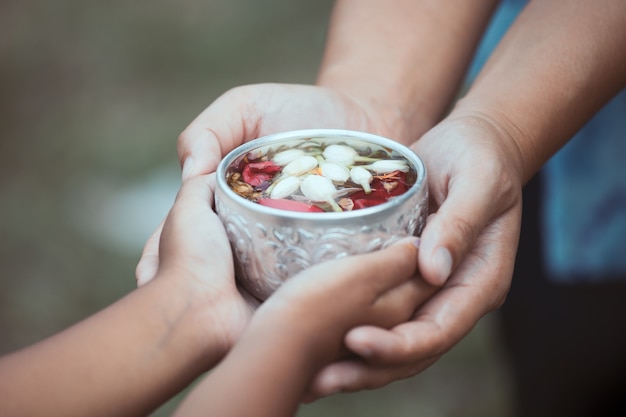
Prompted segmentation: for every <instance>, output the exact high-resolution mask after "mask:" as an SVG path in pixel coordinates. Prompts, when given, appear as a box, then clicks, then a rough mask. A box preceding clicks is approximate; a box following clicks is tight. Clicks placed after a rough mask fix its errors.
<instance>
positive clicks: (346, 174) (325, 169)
mask: <svg viewBox="0 0 626 417" xmlns="http://www.w3.org/2000/svg"><path fill="white" fill-rule="evenodd" d="M320 168H321V170H322V175H323V176H325V177H326V178H328V179H330V180H331V181H332V182H334V183H337V184H343V183H344V182H346V181H347V180H348V178H350V171H348V168H346V166H345V165H340V164H338V163H336V162H322V163H320Z"/></svg>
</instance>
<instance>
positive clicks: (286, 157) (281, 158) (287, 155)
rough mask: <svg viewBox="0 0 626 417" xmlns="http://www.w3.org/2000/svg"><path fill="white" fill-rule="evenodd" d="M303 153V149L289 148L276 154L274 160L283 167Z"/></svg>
mask: <svg viewBox="0 0 626 417" xmlns="http://www.w3.org/2000/svg"><path fill="white" fill-rule="evenodd" d="M303 155H304V151H303V150H302V149H287V150H286V151H282V152H278V153H277V154H276V155H274V157H273V158H272V161H274V162H275V163H276V164H278V165H280V166H281V167H284V166H285V165H287V164H288V163H290V162H292V161H293V160H295V159H297V158H299V157H301V156H303Z"/></svg>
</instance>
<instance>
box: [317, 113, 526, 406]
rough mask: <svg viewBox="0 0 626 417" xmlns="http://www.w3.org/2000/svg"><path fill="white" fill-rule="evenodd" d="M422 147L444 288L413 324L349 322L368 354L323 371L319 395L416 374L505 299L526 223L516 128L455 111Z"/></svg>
mask: <svg viewBox="0 0 626 417" xmlns="http://www.w3.org/2000/svg"><path fill="white" fill-rule="evenodd" d="M413 148H414V149H415V150H416V152H417V153H418V154H419V155H420V156H421V157H422V158H423V159H424V161H425V163H426V165H427V168H428V175H429V188H430V196H431V211H432V212H433V213H434V214H432V215H431V216H430V218H429V221H428V223H427V225H426V227H425V229H424V231H423V233H422V236H421V247H420V252H419V265H420V270H421V273H422V276H423V277H424V279H425V280H426V281H428V282H430V283H433V284H435V283H436V284H439V285H441V284H443V288H442V289H441V290H440V291H439V292H437V293H436V294H435V295H434V296H433V297H432V298H431V299H430V300H428V301H427V302H426V303H424V304H423V305H422V306H421V307H419V308H418V309H417V311H416V313H415V315H414V317H413V319H412V320H411V321H409V322H407V323H404V324H401V325H399V326H396V327H394V328H393V329H391V330H385V329H382V328H378V327H372V326H363V327H359V328H355V329H353V330H352V331H350V332H349V333H348V334H347V335H346V339H345V343H346V345H347V347H348V348H349V349H351V350H352V351H353V352H355V353H356V354H357V355H359V356H360V358H361V359H360V360H349V361H344V362H337V363H334V364H332V365H330V366H328V367H327V368H326V369H324V370H322V372H321V373H320V374H318V376H317V377H316V379H315V381H314V383H313V385H312V387H311V396H312V397H317V396H323V395H329V394H331V393H333V392H337V391H357V390H361V389H369V388H377V387H380V386H383V385H386V384H388V383H390V382H393V381H395V380H398V379H401V378H407V377H410V376H413V375H416V374H417V373H419V372H421V371H422V370H424V369H425V368H427V367H428V366H430V365H431V364H432V363H434V362H435V361H436V360H437V359H438V358H439V357H440V356H441V355H443V354H444V353H445V352H446V351H448V350H449V349H450V348H452V347H453V346H454V345H455V344H456V343H457V342H458V341H459V340H460V339H461V338H463V337H464V336H465V335H466V334H467V333H468V332H469V331H470V330H471V329H472V327H473V326H474V325H475V324H476V323H477V322H478V320H479V319H480V318H481V317H482V316H483V315H485V314H486V313H488V312H489V311H492V310H494V309H496V308H498V307H499V306H500V305H501V304H502V303H503V302H504V299H505V297H506V294H507V292H508V289H509V286H510V280H511V276H512V271H513V265H514V260H515V253H516V250H517V243H518V237H519V227H520V222H521V188H522V184H521V182H522V180H521V174H520V169H519V166H520V163H519V160H518V153H517V151H516V149H515V146H514V145H513V142H512V141H511V140H510V136H508V135H507V133H506V130H504V129H503V128H502V127H501V126H498V125H497V124H495V122H494V121H493V120H491V119H489V118H487V117H485V116H484V115H480V114H469V113H466V114H458V113H453V114H452V115H451V116H450V117H448V118H447V119H446V120H445V121H443V122H442V123H441V124H439V125H438V126H436V127H435V128H433V129H432V130H431V131H429V132H428V133H427V134H426V135H424V136H423V137H422V138H421V139H420V140H419V141H418V142H417V143H416V144H415V145H414V146H413ZM444 281H445V284H444Z"/></svg>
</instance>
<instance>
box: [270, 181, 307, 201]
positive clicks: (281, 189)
mask: <svg viewBox="0 0 626 417" xmlns="http://www.w3.org/2000/svg"><path fill="white" fill-rule="evenodd" d="M300 183H301V181H300V178H298V177H286V178H283V179H282V180H280V181H278V182H277V183H275V184H274V186H273V187H272V191H271V192H270V198H286V197H289V196H290V195H291V194H293V193H295V192H296V191H298V188H300Z"/></svg>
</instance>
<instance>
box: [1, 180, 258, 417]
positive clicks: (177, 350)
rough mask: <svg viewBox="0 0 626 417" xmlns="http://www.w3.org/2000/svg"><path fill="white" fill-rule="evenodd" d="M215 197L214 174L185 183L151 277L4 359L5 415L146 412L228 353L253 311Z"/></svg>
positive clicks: (163, 238) (167, 225)
mask: <svg viewBox="0 0 626 417" xmlns="http://www.w3.org/2000/svg"><path fill="white" fill-rule="evenodd" d="M211 201H212V191H211V180H210V178H209V176H198V177H195V178H193V179H192V180H190V181H187V182H186V183H185V184H184V185H183V187H182V188H181V190H180V192H179V194H178V196H177V199H176V202H175V204H174V206H173V208H172V210H171V212H170V214H169V216H168V218H167V221H166V222H165V227H164V229H163V233H162V237H161V245H160V248H161V265H160V267H159V270H158V272H157V275H156V277H155V279H154V280H152V281H151V282H150V283H149V284H146V285H144V286H142V287H141V288H138V289H137V290H135V291H133V292H131V293H130V294H128V295H126V296H125V297H123V298H122V299H120V300H119V301H117V302H115V303H114V304H112V305H111V306H109V307H107V308H105V309H104V310H102V311H100V312H98V313H96V314H94V315H93V316H91V317H89V318H87V319H85V320H83V321H81V322H79V323H77V324H75V325H74V326H72V327H70V328H68V329H66V330H64V331H62V332H60V333H58V334H56V335H53V336H51V337H49V338H47V339H44V340H42V341H40V342H38V343H36V344H34V345H31V346H29V347H26V348H24V349H21V350H19V351H16V352H13V353H11V354H8V355H6V356H4V357H2V358H0V376H1V377H0V415H3V416H4V415H6V416H9V415H10V416H20V415H28V416H63V417H68V416H69V417H71V416H116V417H117V416H145V415H148V414H149V413H150V412H151V411H152V410H154V409H155V408H156V407H158V406H159V405H161V404H162V403H163V402H164V401H166V400H167V399H169V398H170V397H171V396H173V395H174V394H176V393H178V392H179V391H180V390H182V389H183V388H185V387H186V386H187V385H189V384H190V383H191V382H192V381H193V380H194V379H195V378H197V377H198V376H199V375H200V374H201V373H202V372H204V371H206V370H208V369H210V368H211V367H213V366H214V365H215V364H216V363H217V362H218V361H219V360H221V359H222V358H223V356H224V355H225V354H226V352H227V351H228V350H229V349H230V348H231V345H232V343H233V340H235V339H237V338H238V337H239V333H240V332H241V331H242V330H243V328H244V326H245V325H246V324H247V322H248V320H249V317H250V315H251V312H252V308H251V306H250V305H248V304H247V303H246V302H245V301H244V299H243V298H242V297H241V296H240V295H239V293H238V292H237V289H236V287H235V284H234V274H233V264H232V262H229V261H228V259H231V254H230V247H229V243H228V240H227V238H226V233H225V231H224V229H223V226H222V224H221V222H220V221H219V219H218V218H217V215H216V214H215V213H214V212H213V211H212V209H211Z"/></svg>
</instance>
